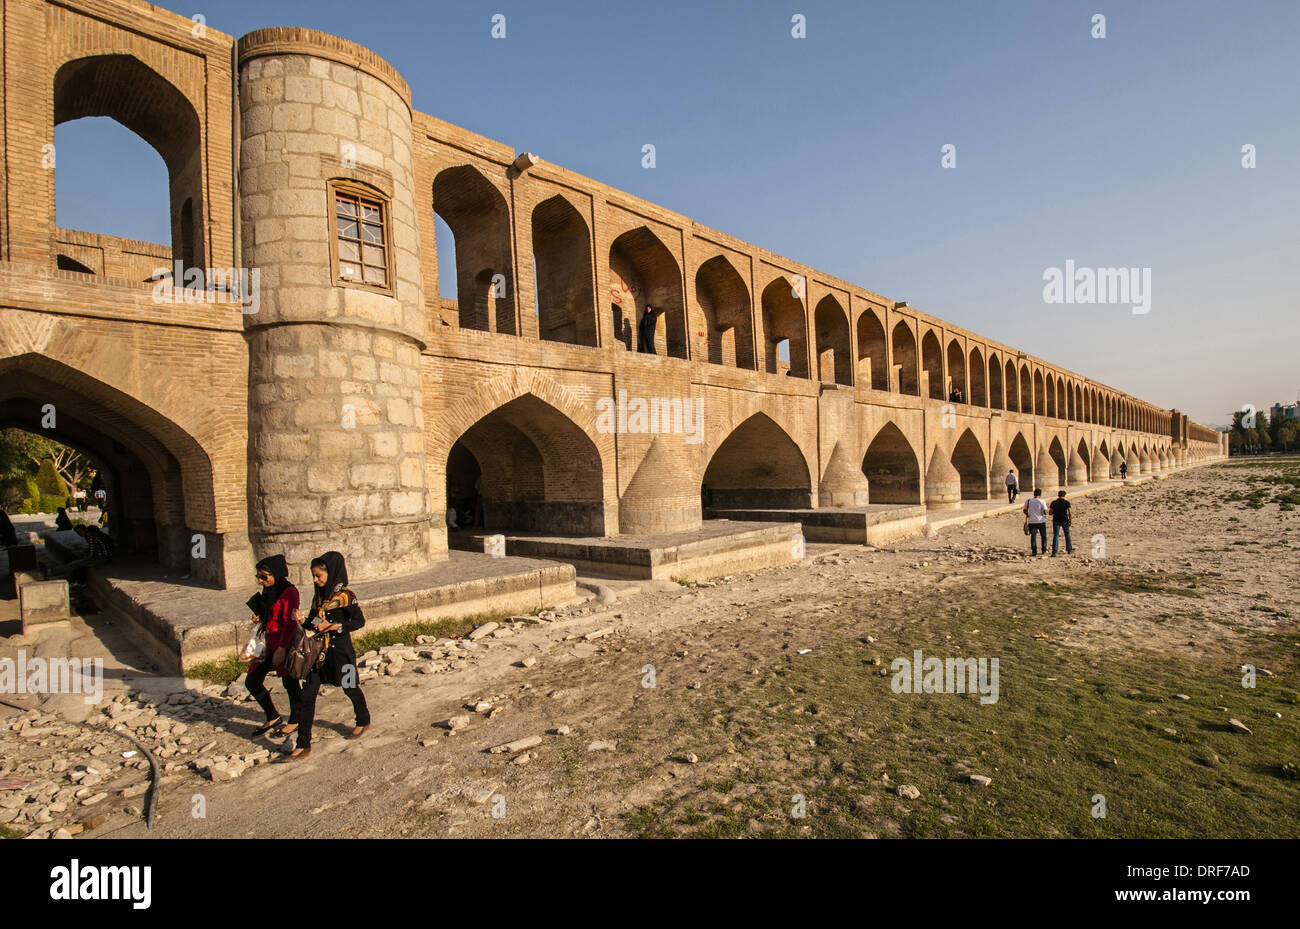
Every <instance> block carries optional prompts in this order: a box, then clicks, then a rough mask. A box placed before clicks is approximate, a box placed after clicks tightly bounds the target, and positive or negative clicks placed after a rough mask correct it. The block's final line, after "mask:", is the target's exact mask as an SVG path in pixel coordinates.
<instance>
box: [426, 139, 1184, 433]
mask: <svg viewBox="0 0 1300 929" xmlns="http://www.w3.org/2000/svg"><path fill="white" fill-rule="evenodd" d="M433 207H434V213H435V214H436V216H437V217H438V218H439V220H441V221H442V224H443V225H445V227H446V228H445V232H446V234H444V235H442V236H441V237H440V238H439V241H438V244H437V248H438V250H439V253H440V254H442V253H450V252H454V255H455V259H454V261H452V262H448V261H445V260H444V262H443V264H444V265H446V266H448V267H452V266H454V268H455V277H456V284H455V294H456V300H457V305H458V313H459V321H460V326H461V327H462V328H467V329H482V330H491V331H496V332H505V333H511V334H514V333H516V332H517V331H518V330H519V329H520V328H521V327H520V325H519V323H518V322H517V318H516V307H515V305H514V302H513V301H512V300H511V299H510V298H509V297H508V296H505V297H502V296H499V294H500V288H494V287H493V284H492V282H493V280H496V279H498V276H499V275H500V276H504V278H505V279H506V280H513V268H512V265H511V254H512V249H511V238H510V237H511V232H510V230H511V228H512V226H511V220H510V210H509V207H508V205H507V203H506V198H505V196H504V195H503V194H502V193H501V192H500V191H498V190H497V189H496V187H495V186H493V184H492V183H491V182H490V181H489V180H488V179H487V178H486V177H485V176H484V175H483V174H482V173H480V172H479V171H478V169H477V168H475V167H473V166H470V165H459V166H456V167H451V168H446V169H445V170H443V171H442V172H440V173H439V174H438V175H437V176H436V178H435V180H434V185H433ZM531 232H532V246H533V261H534V266H535V274H534V276H533V279H534V282H535V293H534V307H532V310H533V311H534V312H535V313H536V315H537V331H538V336H539V338H542V339H546V340H551V341H558V342H567V343H570V344H576V345H585V346H596V345H598V344H599V341H600V336H599V332H598V328H599V327H598V326H597V322H596V317H595V315H594V313H593V310H592V307H593V305H594V301H593V288H594V281H595V274H594V269H593V268H592V265H591V253H592V247H591V234H590V230H589V227H588V225H587V222H586V220H585V219H584V218H583V216H582V214H581V212H580V211H579V209H578V208H577V207H576V206H575V205H574V204H573V203H572V202H571V201H570V200H569V199H568V198H567V197H566V196H565V195H564V194H558V193H557V194H555V195H554V196H551V197H550V198H548V199H545V200H543V201H542V202H540V203H539V204H537V205H536V206H535V207H534V208H533V210H532V217H531ZM744 270H745V269H744V267H743V266H742V265H741V264H739V263H738V262H737V261H735V260H733V258H732V256H730V255H729V254H726V253H720V254H717V255H714V256H712V257H710V258H708V259H707V260H705V261H704V262H703V263H702V264H701V265H700V266H699V269H698V270H697V271H696V273H695V277H694V281H693V282H689V281H687V279H686V276H685V275H684V274H683V272H682V269H681V268H680V266H679V264H678V262H677V259H676V258H675V257H674V255H673V253H672V251H671V250H670V249H669V248H668V247H667V245H665V244H664V242H663V241H662V240H661V239H660V237H659V235H658V234H657V233H656V232H655V231H654V230H652V229H651V228H650V227H649V226H648V225H643V226H639V227H637V228H635V229H631V230H628V231H626V232H623V233H622V234H621V235H619V236H618V237H617V238H616V239H615V240H614V242H613V244H612V245H611V246H610V249H609V255H608V271H609V281H610V293H609V310H610V330H611V331H612V333H613V337H614V339H615V341H616V342H619V343H621V344H622V345H623V346H624V348H626V349H628V350H629V351H635V350H636V348H637V338H636V332H637V325H638V322H639V321H640V319H641V317H642V315H643V314H644V312H645V307H646V306H647V305H650V306H653V307H655V309H656V310H658V311H661V312H662V314H663V317H662V319H663V323H664V324H663V326H662V327H661V328H660V329H659V332H660V333H662V335H661V336H659V337H658V338H657V339H656V344H655V351H656V353H657V354H661V355H667V356H669V357H674V358H687V357H694V358H699V359H701V360H706V361H708V362H710V363H712V364H718V365H724V366H729V367H735V368H741V369H746V370H761V371H765V372H767V373H771V374H786V375H788V376H790V377H799V378H809V379H817V380H820V381H822V382H824V383H834V384H842V385H852V384H854V383H855V382H856V383H859V384H861V385H862V386H863V387H866V388H870V389H872V390H879V391H889V392H894V393H901V394H908V395H912V396H918V397H925V398H928V399H934V400H944V401H948V400H952V401H956V402H962V403H966V404H969V405H972V406H978V407H985V408H989V409H999V410H1007V411H1011V412H1019V413H1032V414H1034V415H1037V416H1045V417H1048V418H1055V419H1060V420H1065V421H1071V422H1079V423H1088V424H1095V425H1099V426H1109V427H1113V428H1122V429H1130V430H1135V431H1145V432H1158V433H1163V434H1168V432H1169V420H1168V414H1165V413H1162V412H1160V411H1157V410H1155V409H1153V408H1151V407H1148V406H1146V405H1144V404H1138V403H1135V402H1133V401H1130V400H1128V399H1126V398H1123V397H1121V396H1119V395H1117V394H1113V393H1110V392H1108V391H1105V390H1102V389H1100V388H1097V387H1094V386H1090V385H1087V384H1085V383H1083V382H1080V381H1078V380H1077V379H1074V378H1070V377H1068V376H1066V375H1061V374H1058V373H1056V372H1053V371H1050V370H1046V369H1044V368H1042V367H1041V366H1038V365H1037V364H1033V365H1031V363H1030V362H1028V361H1026V360H1024V359H1023V357H1022V356H1019V355H1017V356H1016V357H1015V358H1005V357H1004V355H1003V353H1001V352H999V351H997V350H996V349H992V348H989V347H987V346H985V347H981V346H978V345H971V346H969V348H968V347H967V346H968V345H969V340H966V339H964V338H955V337H954V338H950V339H949V340H948V344H947V347H946V348H945V347H944V346H943V345H942V344H941V342H940V336H939V334H938V332H937V330H936V329H934V328H932V327H925V326H923V325H921V324H919V323H917V322H916V321H914V320H912V319H911V318H905V319H900V320H899V321H898V322H896V323H895V324H894V325H893V329H892V331H891V332H890V333H889V334H888V335H886V332H885V326H884V323H883V322H882V321H881V318H880V316H879V315H877V313H876V312H875V311H873V310H866V311H864V312H862V313H861V314H860V315H859V316H858V320H857V326H856V328H857V331H856V342H857V357H856V359H855V358H854V357H853V338H852V333H851V330H850V325H849V313H848V312H847V311H846V310H845V307H844V305H843V303H842V302H841V301H840V300H839V299H837V298H836V297H835V296H834V295H832V294H828V295H826V296H824V297H822V298H821V299H820V300H819V301H818V302H817V303H816V304H815V306H813V307H812V326H811V330H810V329H809V328H808V325H807V322H808V319H807V314H806V312H805V301H804V300H803V299H802V298H801V296H800V294H801V288H800V286H797V284H796V282H795V281H794V280H792V279H791V277H789V276H785V275H781V276H778V277H776V278H775V279H774V280H772V281H770V282H769V283H768V284H767V285H766V286H764V287H763V289H762V292H761V294H760V295H759V301H758V313H757V314H755V313H754V312H753V310H754V308H753V306H752V305H751V298H750V289H749V285H748V284H747V282H746V279H745V276H744V273H743V272H744ZM686 283H692V284H693V286H694V304H693V306H694V307H695V308H696V309H695V311H694V312H695V313H696V314H697V315H698V319H688V318H687V316H688V310H687V306H686V300H685V299H684V285H685V284H686ZM494 294H498V296H494ZM755 320H757V322H758V325H759V326H760V331H758V332H755ZM810 333H811V340H812V344H811V345H810V344H809V334H810ZM756 337H757V339H758V341H757V342H756V341H755V339H756ZM810 350H811V351H810Z"/></svg>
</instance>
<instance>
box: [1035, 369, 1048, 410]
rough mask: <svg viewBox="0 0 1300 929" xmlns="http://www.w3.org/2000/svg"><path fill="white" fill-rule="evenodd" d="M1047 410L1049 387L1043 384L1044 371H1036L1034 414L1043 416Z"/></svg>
mask: <svg viewBox="0 0 1300 929" xmlns="http://www.w3.org/2000/svg"><path fill="white" fill-rule="evenodd" d="M1046 412H1047V388H1046V387H1044V386H1043V372H1042V371H1038V370H1035V371H1034V415H1035V416H1042V415H1044V414H1045V413H1046Z"/></svg>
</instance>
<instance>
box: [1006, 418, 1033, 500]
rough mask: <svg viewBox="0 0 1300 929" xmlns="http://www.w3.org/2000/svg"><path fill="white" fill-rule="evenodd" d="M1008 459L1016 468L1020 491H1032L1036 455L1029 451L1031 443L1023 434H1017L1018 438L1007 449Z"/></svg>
mask: <svg viewBox="0 0 1300 929" xmlns="http://www.w3.org/2000/svg"><path fill="white" fill-rule="evenodd" d="M1007 457H1008V458H1010V459H1011V463H1012V464H1014V465H1015V466H1016V476H1017V477H1018V478H1019V479H1020V489H1021V490H1022V491H1032V490H1033V488H1034V455H1033V453H1032V452H1031V451H1030V450H1029V443H1028V442H1026V441H1025V436H1024V434H1023V433H1020V432H1017V433H1016V437H1015V438H1014V439H1012V440H1011V447H1010V448H1008V449H1007Z"/></svg>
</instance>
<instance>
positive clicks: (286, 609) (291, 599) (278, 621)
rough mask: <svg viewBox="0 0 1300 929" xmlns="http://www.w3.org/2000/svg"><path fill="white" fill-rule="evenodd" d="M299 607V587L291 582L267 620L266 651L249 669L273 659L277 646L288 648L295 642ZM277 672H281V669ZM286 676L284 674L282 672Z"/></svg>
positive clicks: (272, 608) (274, 605) (272, 607)
mask: <svg viewBox="0 0 1300 929" xmlns="http://www.w3.org/2000/svg"><path fill="white" fill-rule="evenodd" d="M297 609H298V588H297V587H294V586H293V585H292V584H290V585H289V586H288V587H286V588H285V589H284V592H283V593H281V594H280V599H278V600H276V601H275V603H274V604H273V605H272V606H271V616H270V618H269V619H268V620H267V621H266V653H265V656H264V657H263V658H262V659H260V660H259V661H254V662H252V663H251V664H249V670H250V671H251V670H252V669H253V668H256V667H257V665H258V664H259V663H260V661H271V660H273V657H274V655H275V650H276V649H277V648H288V647H289V646H290V645H291V644H293V625H294V619H293V614H294V611H295V610H297ZM276 674H280V671H279V669H277V670H276ZM280 676H281V677H284V675H283V674H280Z"/></svg>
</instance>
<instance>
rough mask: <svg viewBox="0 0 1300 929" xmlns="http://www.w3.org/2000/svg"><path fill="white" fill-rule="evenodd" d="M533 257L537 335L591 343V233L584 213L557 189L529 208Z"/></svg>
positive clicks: (593, 322)
mask: <svg viewBox="0 0 1300 929" xmlns="http://www.w3.org/2000/svg"><path fill="white" fill-rule="evenodd" d="M533 262H534V266H535V268H536V273H535V274H534V278H535V281H536V288H537V334H538V336H539V337H540V338H542V339H546V340H548V341H551V342H567V343H569V344H570V345H595V344H596V319H595V309H594V308H595V290H594V286H593V284H592V274H591V233H590V231H588V229H587V223H586V221H585V220H584V219H583V218H582V215H581V214H580V213H579V212H578V211H577V210H576V209H575V208H574V207H573V205H572V204H571V203H569V201H568V200H566V199H564V197H562V196H560V195H559V194H556V195H555V196H554V197H551V198H550V199H549V200H543V201H542V202H541V203H539V204H537V207H536V209H534V210H533Z"/></svg>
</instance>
